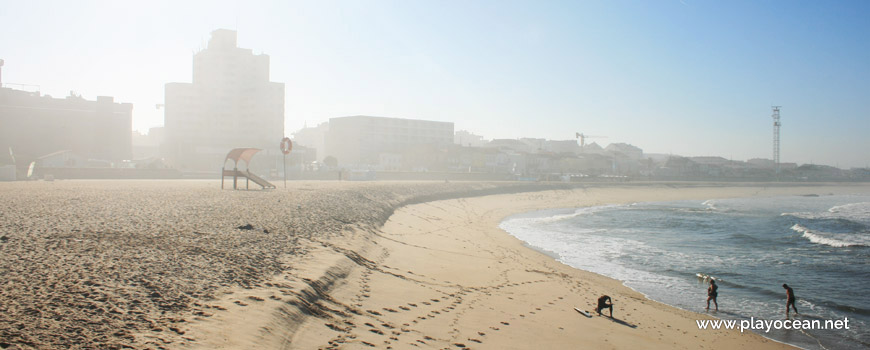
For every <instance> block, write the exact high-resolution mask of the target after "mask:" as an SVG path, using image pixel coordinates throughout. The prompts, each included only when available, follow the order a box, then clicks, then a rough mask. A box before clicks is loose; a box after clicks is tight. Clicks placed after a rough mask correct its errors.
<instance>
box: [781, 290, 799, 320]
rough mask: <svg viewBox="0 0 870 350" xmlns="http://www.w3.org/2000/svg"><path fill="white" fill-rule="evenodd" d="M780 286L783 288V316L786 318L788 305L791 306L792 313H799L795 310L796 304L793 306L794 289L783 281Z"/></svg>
mask: <svg viewBox="0 0 870 350" xmlns="http://www.w3.org/2000/svg"><path fill="white" fill-rule="evenodd" d="M782 287H783V288H785V317H786V318H788V307H789V306H791V307H792V308H793V309H794V313H795V314H797V315H800V313H799V312H798V311H797V306H795V303H794V302H795V300H797V299H796V298H795V297H794V290H792V289H791V287H789V286H788V285H787V284H785V283H783V284H782Z"/></svg>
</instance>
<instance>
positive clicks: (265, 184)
mask: <svg viewBox="0 0 870 350" xmlns="http://www.w3.org/2000/svg"><path fill="white" fill-rule="evenodd" d="M259 151H261V150H260V149H259V148H234V149H232V150H231V151H230V153H227V157H226V158H225V159H224V164H223V166H222V167H221V189H223V188H224V179H225V178H226V177H227V176H232V177H233V189H234V190H235V189H238V180H239V178H240V177H243V178H245V189H246V190H249V189H250V182H251V181H253V182H254V183H255V184H257V185H260V186H261V187H262V188H263V189H266V188H275V185H273V184H272V183H271V182H269V181H266V179H263V178H261V177H259V176H257V175H256V174H254V173H252V172H251V171H250V170H249V168H250V165H251V158H253V157H254V155H255V154H257V152H259ZM230 159H232V160H233V169H232V170H230V169H227V168H226V166H227V160H230ZM239 160H243V161H245V171H241V170H239Z"/></svg>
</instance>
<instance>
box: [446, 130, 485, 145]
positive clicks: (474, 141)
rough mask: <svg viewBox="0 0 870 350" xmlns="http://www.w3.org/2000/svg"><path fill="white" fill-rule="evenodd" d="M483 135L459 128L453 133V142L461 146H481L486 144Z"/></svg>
mask: <svg viewBox="0 0 870 350" xmlns="http://www.w3.org/2000/svg"><path fill="white" fill-rule="evenodd" d="M486 142H487V141H486V140H484V139H483V136H480V135H477V134H473V133H471V132H469V131H465V130H459V131H457V132H456V134H454V135H453V143H455V144H457V145H460V146H462V147H481V146H483V145H485V144H486Z"/></svg>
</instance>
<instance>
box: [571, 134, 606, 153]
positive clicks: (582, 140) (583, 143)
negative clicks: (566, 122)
mask: <svg viewBox="0 0 870 350" xmlns="http://www.w3.org/2000/svg"><path fill="white" fill-rule="evenodd" d="M574 134H575V135H576V137H577V138H578V139H580V151H581V152H582V151H583V150H584V149H585V148H586V139H605V138H607V136H589V135H584V134H583V133H579V132H575V133H574Z"/></svg>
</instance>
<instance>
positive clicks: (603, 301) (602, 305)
mask: <svg viewBox="0 0 870 350" xmlns="http://www.w3.org/2000/svg"><path fill="white" fill-rule="evenodd" d="M604 309H610V318H613V301H612V300H610V297H609V296H606V295H602V296H601V297H600V298H598V307H596V308H595V311H597V312H598V316H601V310H604Z"/></svg>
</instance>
